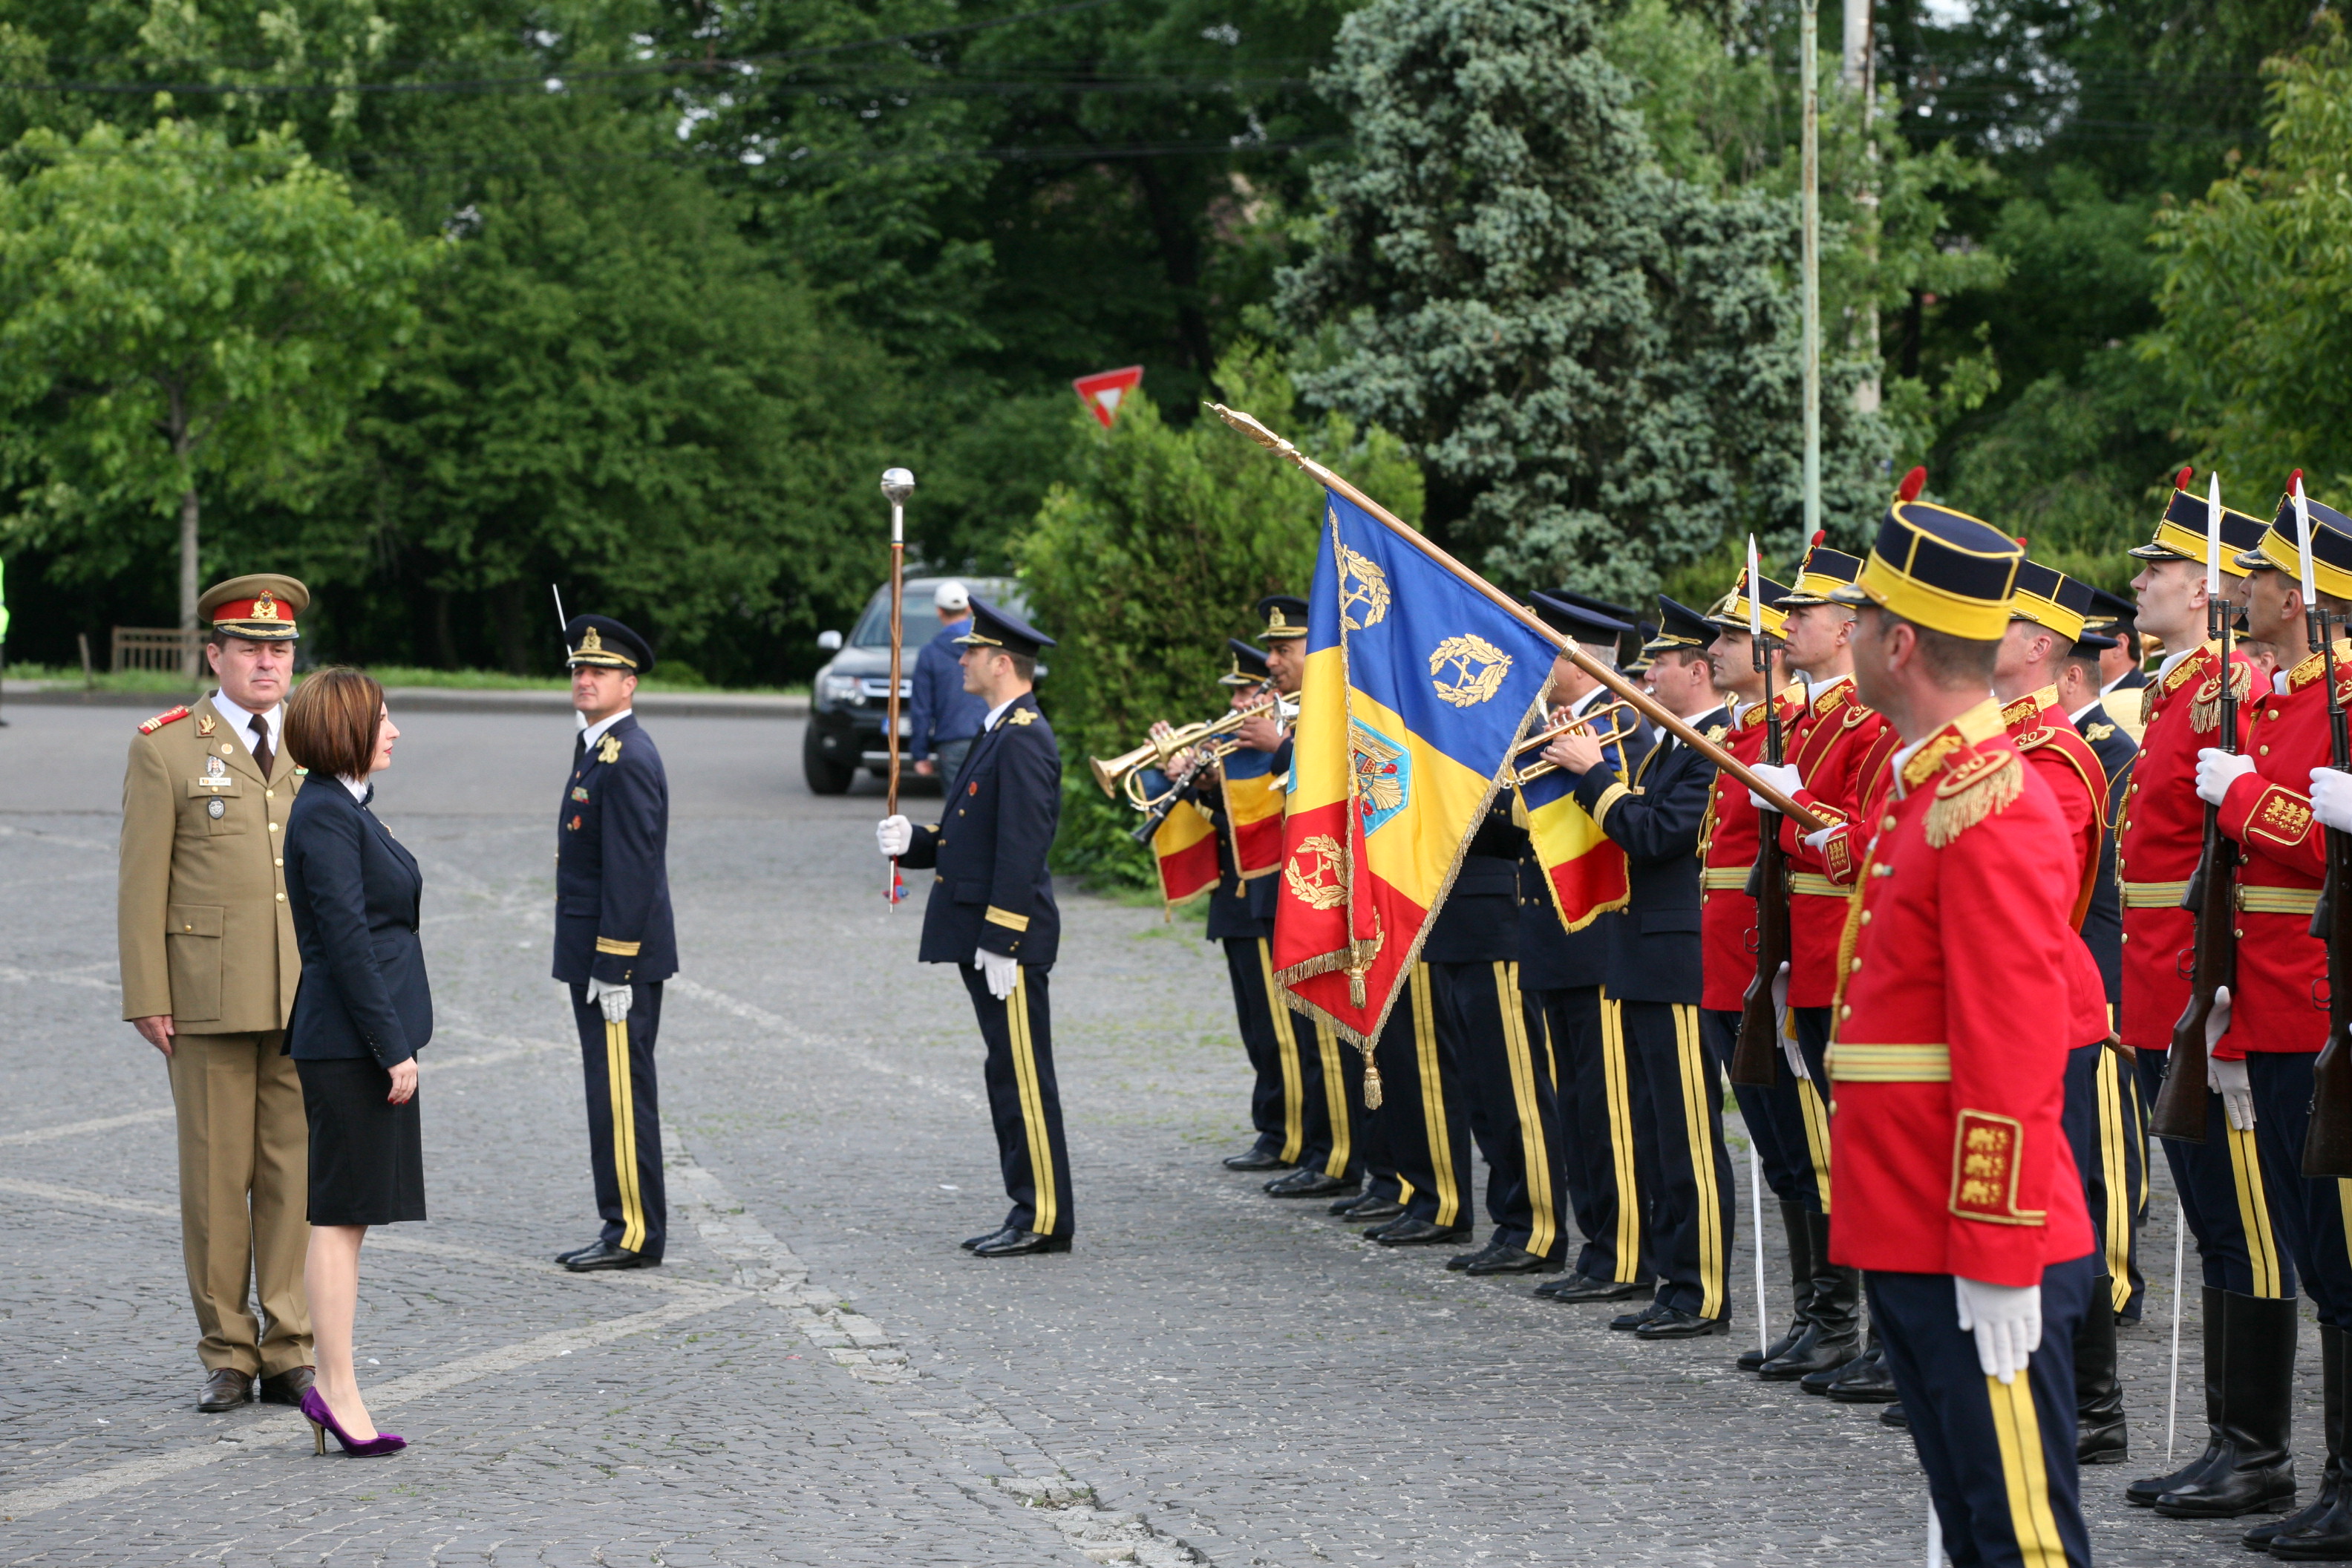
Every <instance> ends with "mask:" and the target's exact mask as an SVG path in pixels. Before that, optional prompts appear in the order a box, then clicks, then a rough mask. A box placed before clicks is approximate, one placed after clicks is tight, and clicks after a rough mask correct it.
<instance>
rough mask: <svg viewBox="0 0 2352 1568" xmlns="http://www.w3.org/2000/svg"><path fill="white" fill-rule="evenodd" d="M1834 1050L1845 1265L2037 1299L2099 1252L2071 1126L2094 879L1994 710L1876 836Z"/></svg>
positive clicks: (1981, 710) (1851, 931) (1915, 769)
mask: <svg viewBox="0 0 2352 1568" xmlns="http://www.w3.org/2000/svg"><path fill="white" fill-rule="evenodd" d="M2065 837H2066V824H2065V821H2064V818H2063V816H2061V814H2060V812H2059V808H2058V805H2057V802H2056V801H2054V800H2053V799H2052V798H2051V795H2050V790H2049V786H2048V785H2047V784H2045V783H2044V782H2043V781H2042V778H2041V776H2040V770H2035V769H2029V768H2027V767H2026V766H2025V765H2024V763H2023V761H2022V759H2021V757H2020V756H2019V754H2018V752H2017V748H2016V745H2015V743H2014V742H2011V740H2010V738H2009V736H2008V735H2007V733H2005V731H2004V729H2003V726H2002V724H2001V719H2000V708H1999V707H1998V706H1997V705H1996V704H1994V703H1993V702H1992V701H1991V700H1990V699H1988V700H1986V701H1984V702H1982V703H1980V704H1979V705H1978V706H1977V707H1975V708H1973V709H1970V710H1969V711H1968V712H1966V713H1964V714H1962V715H1961V716H1960V717H1959V718H1958V719H1956V720H1954V721H1952V722H1951V723H1950V724H1948V725H1946V726H1945V727H1944V728H1943V729H1941V730H1939V731H1937V732H1936V733H1935V734H1934V735H1932V736H1930V737H1928V739H1927V742H1926V743H1925V744H1923V745H1921V746H1920V747H1919V748H1918V749H1917V750H1916V752H1913V753H1912V754H1911V755H1910V756H1909V757H1907V758H1906V759H1905V761H1904V763H1903V766H1902V768H1901V770H1900V773H1899V774H1898V775H1897V776H1896V778H1895V780H1894V782H1893V787H1892V788H1890V789H1889V791H1888V792H1887V794H1886V796H1885V813H1884V815H1883V816H1880V817H1878V818H1877V820H1876V823H1875V826H1874V837H1873V838H1872V840H1871V842H1870V848H1869V856H1868V859H1867V861H1866V862H1865V864H1864V869H1863V872H1862V875H1861V878H1860V885H1859V887H1858V888H1857V889H1856V891H1855V894H1854V899H1853V920H1852V921H1851V922H1850V923H1849V925H1848V927H1847V935H1846V942H1845V951H1846V954H1847V957H1846V964H1845V968H1846V973H1845V974H1844V976H1843V980H1844V986H1843V996H1842V997H1841V999H1840V1001H1839V1003H1838V1011H1837V1016H1838V1023H1837V1040H1836V1043H1835V1044H1834V1045H1833V1046H1832V1047H1831V1049H1830V1080H1831V1083H1832V1086H1833V1088H1834V1089H1835V1093H1836V1099H1835V1100H1834V1101H1833V1102H1832V1108H1831V1111H1832V1114H1831V1123H1830V1124H1831V1138H1832V1155H1831V1163H1832V1169H1833V1170H1835V1171H1836V1172H1837V1201H1838V1223H1837V1225H1836V1226H1835V1227H1834V1228H1833V1229H1832V1232H1831V1237H1830V1258H1831V1261H1832V1262H1834V1263H1837V1264H1840V1265H1843V1266H1844V1267H1848V1268H1874V1269H1883V1270H1889V1271H1895V1272H1903V1273H1915V1274H1955V1275H1960V1276H1963V1277H1965V1278H1968V1279H1981V1280H1985V1281H1987V1282H1989V1283H1991V1284H1996V1285H2011V1286H2022V1285H2036V1284H2039V1283H2041V1280H2042V1270H2043V1269H2044V1268H2047V1267H2049V1266H2050V1265H2052V1264H2057V1263H2064V1262H2069V1261H2071V1260H2073V1259H2074V1258H2082V1257H2084V1256H2085V1255H2087V1254H2088V1253H2089V1252H2090V1251H2091V1250H2092V1246H2093V1242H2092V1236H2091V1223H2090V1218H2089V1215H2088V1214H2087V1213H2086V1212H2085V1209H2084V1201H2083V1182H2082V1177H2081V1176H2080V1175H2079V1174H2078V1173H2076V1171H2075V1169H2074V1156H2073V1155H2072V1154H2071V1153H2070V1152H2068V1150H2067V1146H2066V1137H2065V1133H2064V1132H2063V1131H2062V1130H2061V1128H2060V1126H2059V1111H2060V1108H2061V1106H2062V1104H2063V1101H2064V1099H2065V1072H2066V1056H2067V1052H2068V1050H2069V1049H2070V1048H2071V1047H2074V1046H2077V1045H2080V1044H2081V1043H2082V1042H2081V1041H2080V1040H2079V1039H2077V1038H2075V1037H2074V1032H2073V1029H2072V1026H2071V1024H2070V1020H2071V1019H2072V1017H2073V1016H2074V1009H2075V1004H2076V996H2075V984H2074V982H2073V981H2072V980H2070V978H2069V974H2070V971H2071V966H2072V964H2073V963H2074V955H2076V954H2077V953H2080V952H2082V951H2083V942H2082V938H2081V937H2080V936H2078V935H2077V934H2076V933H2075V931H2074V926H2073V925H2072V924H2071V923H2069V921H2068V918H2067V917H2068V914H2069V913H2070V911H2071V910H2073V909H2074V898H2075V886H2076V880H2077V879H2076V875H2075V868H2074V865H2073V864H2072V863H2071V860H2070V858H2068V857H2065V856H2061V855H2053V854H2052V853H2051V847H2052V846H2053V844H2055V843H2058V842H2061V841H2063V839H2064V838H2065Z"/></svg>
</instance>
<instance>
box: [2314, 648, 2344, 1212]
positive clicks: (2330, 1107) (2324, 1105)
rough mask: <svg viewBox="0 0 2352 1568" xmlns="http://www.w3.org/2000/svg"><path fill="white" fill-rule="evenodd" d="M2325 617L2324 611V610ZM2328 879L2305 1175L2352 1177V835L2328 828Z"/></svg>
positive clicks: (2330, 658)
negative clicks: (2350, 1044) (2323, 1010)
mask: <svg viewBox="0 0 2352 1568" xmlns="http://www.w3.org/2000/svg"><path fill="white" fill-rule="evenodd" d="M2323 613H2324V612H2323ZM2321 630H2322V633H2323V635H2325V636H2326V638H2327V646H2326V654H2327V723H2328V728H2329V729H2330V731H2333V739H2334V741H2335V752H2334V756H2335V760H2336V769H2337V771H2339V772H2346V771H2352V736H2347V732H2346V728H2345V717H2344V705H2343V703H2341V702H2340V701H2338V700H2336V654H2335V646H2336V645H2335V632H2334V629H2333V628H2332V627H2329V626H2327V625H2326V622H2325V621H2323V622H2322V623H2321ZM2325 831H2326V835H2327V880H2326V883H2325V884H2324V885H2323V886H2322V887H2321V889H2320V893H2319V907H2318V908H2317V909H2316V910H2313V911H2312V916H2311V934H2312V935H2314V936H2315V937H2317V938H2319V939H2320V940H2321V941H2322V942H2326V944H2327V1043H2326V1045H2324V1046H2322V1047H2320V1048H2319V1058H2318V1060H2316V1061H2315V1062H2313V1063H2312V1064H2311V1128H2310V1131H2307V1132H2306V1133H2305V1134H2304V1141H2303V1173H2304V1174H2305V1175H2306V1176H2337V1177H2347V1176H2352V1060H2347V1058H2346V1054H2345V1053H2346V1032H2347V1029H2352V834H2347V833H2340V832H2338V831H2336V829H2335V828H2333V827H2330V828H2327V829H2326V830H2325Z"/></svg>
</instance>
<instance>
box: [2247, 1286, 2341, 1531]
mask: <svg viewBox="0 0 2352 1568" xmlns="http://www.w3.org/2000/svg"><path fill="white" fill-rule="evenodd" d="M2347 1341H2352V1335H2347V1333H2346V1332H2345V1331H2343V1330H2342V1329H2331V1328H2328V1327H2326V1326H2325V1325H2324V1324H2323V1325H2322V1326H2321V1328H2320V1331H2319V1370H2320V1376H2321V1379H2322V1384H2321V1386H2322V1387H2323V1388H2324V1389H2325V1391H2326V1405H2325V1409H2326V1417H2325V1420H2326V1429H2327V1468H2326V1469H2325V1470H2324V1471H2322V1472H2321V1473H2320V1481H2319V1497H2318V1499H2317V1500H2315V1501H2314V1502H2313V1503H2312V1505H2311V1506H2310V1507H2309V1508H2306V1509H2305V1510H2303V1511H2302V1512H2300V1513H2296V1514H2294V1515H2291V1516H2290V1517H2288V1518H2285V1519H2282V1520H2278V1521H2274V1522H2273V1523H2270V1524H2258V1525H2256V1526H2254V1528H2253V1529H2252V1530H2250V1531H2246V1533H2245V1536H2244V1538H2243V1539H2244V1544H2245V1545H2247V1546H2250V1547H2252V1549H2253V1550H2255V1551H2256V1552H2261V1551H2263V1550H2265V1549H2267V1550H2268V1551H2269V1552H2270V1554H2271V1555H2272V1556H2273V1557H2284V1558H2285V1559H2286V1560H2287V1561H2288V1562H2290V1563H2341V1562H2343V1561H2345V1560H2346V1559H2347V1558H2352V1489H2347V1487H2346V1486H2345V1484H2344V1450H2345V1448H2346V1447H2347V1446H2352V1445H2347V1440H2346V1435H2345V1430H2344V1377H2345V1373H2346V1370H2347V1368H2346V1365H2345V1352H2346V1350H2347Z"/></svg>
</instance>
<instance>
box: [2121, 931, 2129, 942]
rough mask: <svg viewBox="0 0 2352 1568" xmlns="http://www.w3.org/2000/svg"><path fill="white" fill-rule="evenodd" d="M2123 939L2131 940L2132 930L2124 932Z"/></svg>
mask: <svg viewBox="0 0 2352 1568" xmlns="http://www.w3.org/2000/svg"><path fill="white" fill-rule="evenodd" d="M2123 940H2124V941H2126V942H2129V941H2131V932H2129V931H2126V932H2124V936H2123Z"/></svg>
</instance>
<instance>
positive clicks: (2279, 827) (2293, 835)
mask: <svg viewBox="0 0 2352 1568" xmlns="http://www.w3.org/2000/svg"><path fill="white" fill-rule="evenodd" d="M2310 835H2311V797H2310V796H2308V795H2297V794H2296V793H2295V792H2294V791H2293V790H2291V789H2288V788H2287V787H2286V786H2284V784H2271V785H2268V786H2267V787H2265V788H2264V789H2263V793H2262V795H2260V796H2259V797H2257V798H2256V800H2255V801H2254V809H2253V810H2252V811H2251V812H2249V813H2247V814H2246V837H2248V838H2249V839H2258V840H2260V841H2262V842H2263V843H2265V844H2275V845H2277V846H2278V847H2280V848H2282V849H2292V848H2294V847H2296V846H2298V845H2300V844H2301V843H2302V842H2303V841H2304V840H2305V838H2307V837H2310Z"/></svg>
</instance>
